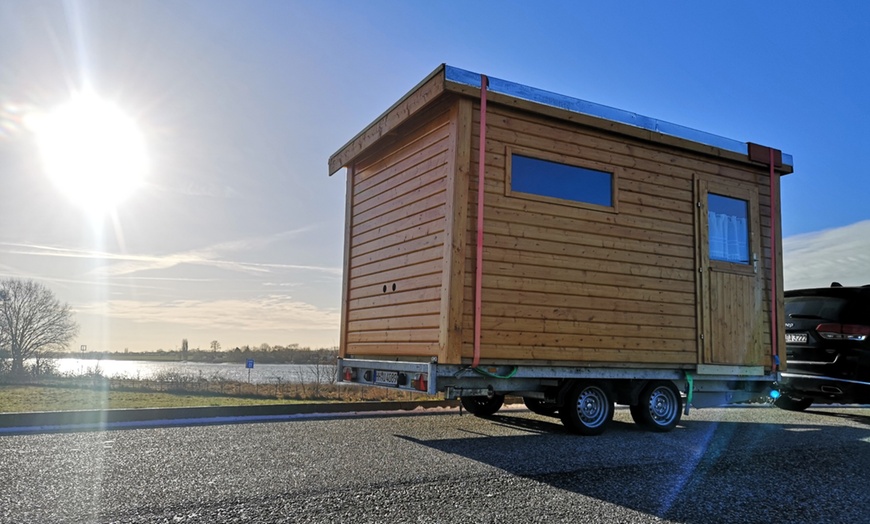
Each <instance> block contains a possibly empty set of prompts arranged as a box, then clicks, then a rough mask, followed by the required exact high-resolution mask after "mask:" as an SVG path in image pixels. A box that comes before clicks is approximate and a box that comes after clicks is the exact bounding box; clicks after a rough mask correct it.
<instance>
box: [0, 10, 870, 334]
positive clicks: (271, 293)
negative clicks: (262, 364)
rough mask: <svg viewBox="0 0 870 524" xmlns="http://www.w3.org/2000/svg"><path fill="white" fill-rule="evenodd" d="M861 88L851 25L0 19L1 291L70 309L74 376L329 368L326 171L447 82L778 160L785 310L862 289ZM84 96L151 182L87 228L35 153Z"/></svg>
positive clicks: (869, 221) (301, 13)
mask: <svg viewBox="0 0 870 524" xmlns="http://www.w3.org/2000/svg"><path fill="white" fill-rule="evenodd" d="M868 62H870V3H868V2H863V1H838V2H828V3H824V4H820V3H817V2H809V1H806V2H794V1H789V2H786V1H769V2H757V1H727V2H726V1H722V2H689V1H683V2H677V1H667V0H665V1H657V2H641V1H625V2H607V1H600V2H584V1H569V2H553V1H536V2H518V1H479V2H475V1H465V0H462V1H458V0H442V1H385V0H366V1H332V0H321V1H304V2H303V1H291V0H287V1H265V0H253V1H244V2H243V1H225V0H209V1H205V0H199V1H192V0H171V1H159V0H148V1H137V0H125V1H123V2H117V1H111V0H108V1H75V0H70V1H63V2H59V1H40V0H2V1H0V278H21V279H33V280H36V281H38V282H40V283H43V284H44V285H45V286H47V287H48V288H49V289H50V290H51V291H52V292H54V294H55V295H56V296H57V298H58V299H59V300H60V301H62V302H65V303H68V304H69V305H70V306H71V308H72V309H73V311H74V312H75V318H76V321H77V322H78V323H79V325H80V327H81V329H80V333H79V335H78V337H77V339H76V341H75V342H74V343H73V344H72V346H71V347H72V348H73V349H74V350H78V349H80V348H81V346H86V347H87V349H89V350H96V351H123V350H129V351H152V350H156V349H165V350H174V349H177V348H179V347H180V346H181V343H182V340H183V339H187V340H188V341H189V344H190V347H191V348H201V349H208V348H210V346H211V343H212V341H217V342H218V343H219V344H220V345H221V347H222V348H223V349H230V348H233V347H237V346H243V345H251V346H259V345H261V344H263V343H266V344H270V345H288V344H299V345H301V346H303V347H306V346H307V347H312V348H320V347H332V346H336V345H338V343H339V340H338V338H339V335H338V333H339V322H340V300H341V273H342V249H343V238H344V190H345V183H344V174H343V172H342V173H339V174H337V175H335V176H332V177H330V176H328V175H327V160H328V158H329V156H330V155H331V154H332V153H334V152H335V151H337V150H338V149H339V148H340V147H341V146H343V145H344V144H345V143H346V142H347V141H348V140H350V139H351V138H352V137H353V136H354V135H356V133H358V132H359V131H361V130H362V129H363V128H364V127H365V126H366V125H368V124H369V123H370V122H371V121H373V120H374V119H375V118H376V117H377V116H379V115H380V114H381V113H382V112H383V111H384V110H386V109H387V108H388V107H390V106H391V105H392V104H393V103H394V102H396V101H397V100H398V99H399V98H401V97H402V96H403V95H404V94H405V93H407V92H408V91H410V90H411V89H412V88H413V87H414V86H415V85H416V84H417V83H418V82H419V81H420V80H422V79H423V78H424V77H425V76H426V75H428V74H429V73H430V72H432V71H433V70H434V69H435V68H436V67H437V66H438V65H439V64H441V63H448V64H450V65H453V66H456V67H459V68H462V69H466V70H469V71H473V72H476V73H484V74H487V75H489V76H491V77H497V78H501V79H504V80H509V81H512V82H516V83H520V84H524V85H528V86H532V87H536V88H540V89H545V90H548V91H553V92H556V93H559V94H562V95H567V96H572V97H576V98H580V99H584V100H589V101H592V102H597V103H600V104H604V105H608V106H612V107H616V108H620V109H624V110H628V111H632V112H635V113H639V114H642V115H646V116H650V117H653V118H657V119H660V120H664V121H668V122H672V123H676V124H680V125H684V126H688V127H692V128H696V129H699V130H702V131H706V132H710V133H714V134H717V135H721V136H724V137H727V138H731V139H735V140H739V141H743V142H756V143H760V144H764V145H768V146H772V147H775V148H778V149H781V150H782V151H784V152H786V153H788V154H791V155H792V156H793V158H794V170H795V171H794V173H793V174H790V175H788V176H786V177H784V178H783V180H782V226H783V237H784V239H783V247H784V257H783V264H784V279H785V286H786V288H787V289H791V288H797V287H812V286H824V285H829V284H830V282H832V281H839V282H841V283H842V284H845V285H850V284H852V285H860V284H866V283H870V241H868V239H870V208H868V205H867V196H868V195H870V177H868V176H866V173H865V171H866V169H867V167H866V166H865V162H863V156H862V155H863V154H864V152H865V151H866V150H867V148H868V146H870V126H868V125H867V123H866V121H865V120H866V118H867V116H868V115H870V96H867V89H866V86H867V84H868V75H870V67H868ZM86 88H87V90H90V91H91V92H93V93H96V95H98V96H99V97H100V99H101V100H104V101H107V102H108V103H111V104H112V106H113V107H115V108H116V109H118V110H119V111H121V112H122V113H123V114H124V115H126V116H127V118H128V119H129V120H130V121H132V122H134V123H135V125H136V128H137V129H138V132H139V136H140V137H141V141H142V144H143V147H144V151H145V155H146V158H147V166H146V167H143V168H142V169H143V173H144V176H143V179H142V182H141V185H140V186H138V188H137V189H135V190H133V191H132V192H131V193H130V194H129V195H128V196H127V198H126V199H124V200H123V201H121V202H119V203H118V204H117V206H116V207H115V209H114V211H112V212H108V213H102V214H100V213H97V212H96V211H95V208H96V207H99V206H98V202H95V201H86V200H84V197H83V196H82V195H76V194H74V193H73V192H71V191H69V190H68V189H66V190H65V189H63V188H62V187H61V186H60V185H58V184H57V183H55V182H53V180H52V178H51V177H50V176H49V173H48V172H47V171H48V168H47V167H46V166H47V163H46V160H45V154H44V153H42V149H41V147H42V146H41V143H42V142H40V141H39V140H40V139H39V134H38V132H37V130H38V129H39V128H38V123H39V122H44V121H45V116H46V115H51V114H53V111H55V109H56V108H58V107H62V106H63V105H64V104H66V103H67V102H68V101H69V100H70V99H71V98H72V97H74V96H75V94H76V93H80V92H82V91H84V90H85V89H86ZM40 118H42V120H40ZM110 149H111V148H110ZM107 154H109V153H108V152H107ZM852 154H854V155H855V156H856V158H858V160H859V161H857V162H851V161H849V158H851V157H850V156H849V155H852Z"/></svg>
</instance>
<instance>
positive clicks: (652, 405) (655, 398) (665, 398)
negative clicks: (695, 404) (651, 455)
mask: <svg viewBox="0 0 870 524" xmlns="http://www.w3.org/2000/svg"><path fill="white" fill-rule="evenodd" d="M629 409H630V411H631V418H632V419H633V420H634V421H635V422H636V423H637V424H638V425H641V426H643V427H645V428H647V429H650V430H652V431H656V432H659V433H665V432H667V431H670V430H672V429H674V428H675V427H677V424H678V423H679V422H680V417H682V415H683V397H682V396H680V390H678V389H677V386H675V385H674V383H673V382H670V381H665V380H656V381H653V382H650V383H649V384H647V385H646V387H644V388H643V389H642V390H641V392H640V397H639V398H638V403H637V405H636V406H631V407H630V408H629Z"/></svg>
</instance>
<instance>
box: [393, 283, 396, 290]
mask: <svg viewBox="0 0 870 524" xmlns="http://www.w3.org/2000/svg"><path fill="white" fill-rule="evenodd" d="M395 290H396V283H395V282H394V283H393V291H395Z"/></svg>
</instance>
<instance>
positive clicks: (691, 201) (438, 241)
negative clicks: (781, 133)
mask: <svg viewBox="0 0 870 524" xmlns="http://www.w3.org/2000/svg"><path fill="white" fill-rule="evenodd" d="M792 166H793V163H792V159H791V157H790V156H789V155H785V154H782V153H781V152H780V151H778V150H776V149H772V148H769V147H764V146H760V145H755V144H751V143H750V144H747V143H743V142H737V141H734V140H729V139H726V138H722V137H719V136H715V135H712V134H708V133H704V132H700V131H696V130H693V129H689V128H686V127H682V126H679V125H674V124H669V123H666V122H662V121H659V120H656V119H653V118H647V117H643V116H640V115H637V114H634V113H630V112H626V111H621V110H618V109H613V108H610V107H605V106H601V105H597V104H594V103H590V102H585V101H582V100H578V99H574V98H570V97H566V96H562V95H557V94H554V93H550V92H546V91H542V90H539V89H534V88H530V87H526V86H523V85H519V84H515V83H512V82H508V81H504V80H498V79H495V78H487V77H485V76H483V75H479V74H476V73H471V72H469V71H464V70H461V69H457V68H455V67H450V66H447V65H442V66H440V67H438V68H437V69H436V70H435V71H434V72H433V73H432V74H430V75H429V76H428V77H427V78H426V79H424V80H423V81H422V82H421V83H420V84H418V85H417V86H416V87H414V88H413V89H412V90H411V92H409V93H408V94H407V95H406V96H405V97H404V98H402V99H401V100H399V101H398V102H397V103H396V104H395V105H393V106H392V107H391V108H390V109H388V110H387V111H386V112H385V113H383V114H382V115H381V116H380V117H379V118H377V119H376V120H375V121H374V122H372V123H371V124H370V125H369V126H368V127H366V128H365V129H363V130H362V131H361V132H360V133H359V134H358V135H357V136H356V137H354V138H353V139H352V140H351V141H350V142H348V143H347V144H346V145H345V146H343V147H342V148H341V149H339V150H338V151H337V152H336V153H335V154H334V155H332V156H331V157H330V159H329V172H330V174H334V173H336V172H337V171H339V170H340V169H342V168H346V174H347V201H346V234H345V257H344V282H343V297H342V324H341V344H340V359H339V380H340V381H343V382H349V383H356V384H366V385H372V386H381V387H390V388H399V389H405V390H417V391H425V392H428V393H430V394H434V393H436V392H443V393H444V394H445V396H446V397H447V398H460V399H461V401H462V405H463V406H464V407H465V408H466V409H468V410H469V411H471V412H473V413H475V414H479V415H487V414H492V413H494V412H495V411H496V410H497V409H498V408H499V407H500V406H501V403H502V401H503V399H504V395H506V394H510V395H517V396H521V397H523V399H524V400H525V403H526V405H527V406H529V408H530V409H532V410H533V411H536V412H538V413H546V414H556V413H558V415H559V416H560V417H561V418H562V420H563V422H564V423H565V424H566V425H567V426H569V427H570V428H572V429H574V430H575V431H577V432H579V433H584V434H594V433H598V432H600V431H603V429H604V427H605V426H606V424H607V422H608V421H609V420H610V419H611V418H612V416H613V405H614V403H619V404H625V405H629V406H631V413H632V416H633V418H634V419H635V421H636V422H638V423H640V424H643V425H645V426H647V427H650V428H652V429H654V430H659V431H665V430H668V429H670V428H672V427H673V426H674V425H675V424H676V423H677V422H678V420H679V418H680V414H681V412H682V409H683V403H684V402H685V408H686V413H688V407H689V405H694V406H696V407H703V406H710V405H721V404H723V403H727V402H735V401H744V400H747V399H750V398H754V397H760V396H762V395H764V394H766V393H767V392H769V391H770V390H769V388H770V386H771V384H772V383H773V382H774V381H775V379H776V377H777V372H778V370H779V369H780V368H781V367H784V365H785V362H784V349H783V348H784V347H785V346H784V343H783V337H782V334H781V331H780V330H778V329H777V326H780V325H782V292H781V289H782V282H781V273H782V272H781V267H782V266H781V243H780V237H779V229H780V217H779V178H780V176H781V175H784V174H787V173H790V172H792V169H793V168H792Z"/></svg>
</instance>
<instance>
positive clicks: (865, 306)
mask: <svg viewBox="0 0 870 524" xmlns="http://www.w3.org/2000/svg"><path fill="white" fill-rule="evenodd" d="M785 311H786V315H788V316H791V317H793V318H795V317H803V318H819V319H824V320H831V321H835V322H848V323H861V324H866V323H868V322H870V300H868V299H867V297H865V295H863V294H861V295H856V296H853V297H850V298H848V299H847V298H844V297H830V296H799V297H787V298H786V301H785Z"/></svg>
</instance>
